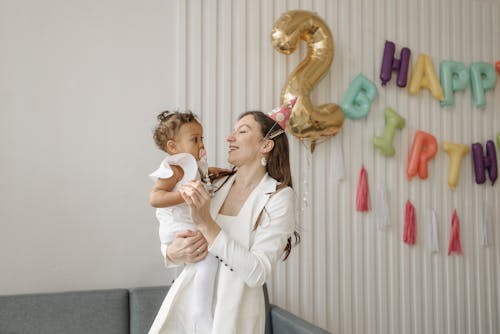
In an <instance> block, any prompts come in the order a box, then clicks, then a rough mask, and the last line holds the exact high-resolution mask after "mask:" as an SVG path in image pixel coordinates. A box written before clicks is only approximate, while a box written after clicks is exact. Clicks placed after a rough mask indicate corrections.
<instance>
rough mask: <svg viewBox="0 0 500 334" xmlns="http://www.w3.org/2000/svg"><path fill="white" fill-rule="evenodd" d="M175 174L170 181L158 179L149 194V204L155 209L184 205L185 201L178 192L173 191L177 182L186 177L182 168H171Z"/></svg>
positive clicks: (174, 166)
mask: <svg viewBox="0 0 500 334" xmlns="http://www.w3.org/2000/svg"><path fill="white" fill-rule="evenodd" d="M171 168H172V171H173V172H174V174H173V175H172V176H171V177H169V178H168V179H158V180H157V181H156V183H155V184H154V186H153V189H151V193H150V194H149V203H150V204H151V206H152V207H155V208H165V207H168V206H172V205H177V204H181V203H184V199H182V196H181V195H180V194H179V192H178V191H172V189H174V187H175V185H176V184H177V182H179V181H180V180H181V179H182V177H183V176H184V171H183V170H182V168H181V167H179V166H176V165H173V166H171Z"/></svg>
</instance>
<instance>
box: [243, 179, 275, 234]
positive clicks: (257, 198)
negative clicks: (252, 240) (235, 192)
mask: <svg viewBox="0 0 500 334" xmlns="http://www.w3.org/2000/svg"><path fill="white" fill-rule="evenodd" d="M277 185H278V182H277V181H276V180H275V179H273V178H272V177H271V176H269V174H266V175H264V177H263V178H262V181H261V182H260V183H259V185H258V186H257V188H256V189H255V190H254V191H253V193H252V195H250V198H248V199H247V201H251V202H250V203H248V204H249V205H247V206H246V210H248V211H247V212H246V213H245V214H246V215H248V217H251V219H250V226H249V231H250V232H251V231H252V230H253V227H254V226H255V224H256V223H257V219H259V217H260V216H261V213H262V210H264V206H265V205H266V204H267V201H268V200H269V197H271V195H272V194H274V193H275V192H276V187H277ZM249 236H250V235H249Z"/></svg>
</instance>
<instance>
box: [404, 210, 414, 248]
mask: <svg viewBox="0 0 500 334" xmlns="http://www.w3.org/2000/svg"><path fill="white" fill-rule="evenodd" d="M403 240H404V242H405V243H406V244H408V245H414V244H415V242H416V241H417V221H416V218H415V208H414V207H413V204H411V202H410V201H406V211H405V228H404V232H403Z"/></svg>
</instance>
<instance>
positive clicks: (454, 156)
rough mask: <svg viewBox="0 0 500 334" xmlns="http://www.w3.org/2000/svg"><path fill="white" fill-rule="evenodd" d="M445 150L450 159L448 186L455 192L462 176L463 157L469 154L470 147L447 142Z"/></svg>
mask: <svg viewBox="0 0 500 334" xmlns="http://www.w3.org/2000/svg"><path fill="white" fill-rule="evenodd" d="M443 150H444V151H445V152H446V153H448V155H449V157H450V165H449V167H448V185H449V186H450V189H451V190H455V188H456V186H457V183H458V176H459V175H460V163H461V162H462V157H463V156H464V155H466V154H467V153H469V146H467V145H464V144H457V143H451V142H447V141H445V142H444V143H443Z"/></svg>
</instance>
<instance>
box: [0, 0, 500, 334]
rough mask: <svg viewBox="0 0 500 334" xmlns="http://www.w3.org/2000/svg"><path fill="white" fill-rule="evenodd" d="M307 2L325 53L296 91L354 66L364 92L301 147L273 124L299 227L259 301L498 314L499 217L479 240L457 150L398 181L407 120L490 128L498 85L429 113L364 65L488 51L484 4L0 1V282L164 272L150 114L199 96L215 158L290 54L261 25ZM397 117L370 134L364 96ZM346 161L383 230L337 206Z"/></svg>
mask: <svg viewBox="0 0 500 334" xmlns="http://www.w3.org/2000/svg"><path fill="white" fill-rule="evenodd" d="M297 8H302V9H307V10H314V11H316V12H318V13H319V15H320V16H321V17H323V18H324V20H325V21H326V22H327V24H328V25H329V26H330V28H331V30H332V33H333V35H334V39H335V47H336V51H335V59H334V62H333V65H332V67H331V69H330V72H329V74H328V75H327V76H326V77H325V78H324V79H323V81H322V82H321V83H320V84H319V85H318V87H317V88H316V89H315V91H314V93H313V95H312V97H313V101H315V102H317V103H318V104H321V103H326V102H336V103H340V101H341V100H342V97H343V95H344V93H345V91H346V89H347V87H348V85H349V83H350V81H351V80H352V79H353V78H354V77H355V76H356V75H357V74H358V73H363V74H364V75H365V76H367V77H368V78H369V79H371V80H373V81H374V82H375V83H376V85H377V88H378V92H379V96H378V98H377V100H376V101H375V103H374V104H373V106H372V112H371V113H370V114H369V116H368V117H367V118H366V119H363V120H359V121H352V120H346V122H345V125H344V129H343V131H342V133H341V134H340V135H339V136H338V137H336V138H332V139H330V140H328V141H326V142H325V143H323V144H321V145H319V146H318V147H317V149H316V151H315V153H314V154H313V155H312V156H311V155H310V154H309V152H308V150H307V149H305V148H304V147H303V146H302V145H301V144H300V142H299V141H298V140H296V139H295V138H293V137H291V138H290V140H291V146H292V154H291V159H292V164H293V166H294V169H293V172H294V182H295V186H296V190H297V194H298V198H299V199H300V200H301V199H302V198H304V197H305V198H306V199H307V203H308V205H305V204H304V202H303V201H302V200H301V201H300V203H301V205H302V209H301V211H300V213H299V215H300V223H301V232H302V237H303V242H302V244H301V245H300V246H299V247H298V248H297V249H296V250H295V251H294V253H293V254H292V256H291V258H290V260H289V261H288V262H287V263H286V264H284V265H281V266H280V267H279V269H278V271H277V273H276V275H275V277H274V279H273V281H272V282H271V283H270V288H271V298H272V301H273V302H274V303H277V304H279V305H281V306H283V307H285V308H287V309H289V310H291V311H292V312H294V313H296V314H298V315H300V316H302V317H304V318H306V319H307V320H310V321H312V322H314V323H316V324H318V325H320V326H322V327H324V328H327V329H328V330H331V331H332V332H335V333H393V334H396V333H497V332H498V331H499V330H500V322H499V320H498V319H500V304H499V298H500V289H499V287H498V283H497V282H498V281H499V279H500V262H499V261H500V247H499V243H500V228H499V227H498V219H497V218H496V217H497V216H499V215H500V211H499V210H500V209H499V208H498V207H497V208H495V209H494V217H495V219H496V220H495V221H494V230H493V233H494V242H495V244H494V245H493V246H492V247H489V248H483V247H482V246H481V245H480V236H481V229H480V227H481V220H482V204H483V202H484V201H488V202H489V203H490V204H491V206H496V203H498V201H499V198H500V193H499V191H500V190H499V189H500V188H499V187H500V186H499V185H498V181H497V184H496V185H495V186H494V187H491V186H489V185H483V186H477V185H475V184H474V181H473V174H472V163H471V156H470V155H469V156H467V157H466V158H465V159H464V161H463V164H462V171H461V175H460V181H459V186H458V188H457V190H456V191H455V192H454V193H452V192H451V191H450V190H449V189H448V186H447V184H446V177H447V168H448V157H447V156H446V155H445V153H443V152H442V151H440V152H439V153H438V155H437V157H436V159H435V160H434V161H433V162H431V164H430V170H429V173H430V177H429V179H428V180H427V181H420V180H413V181H412V182H411V183H408V181H407V180H406V161H407V158H406V157H407V155H408V151H409V149H410V146H411V142H412V140H413V135H414V133H415V130H417V129H421V130H426V131H429V132H431V133H433V134H434V135H435V136H436V138H437V140H438V142H439V143H442V141H444V140H452V141H457V142H463V143H466V144H470V143H472V142H473V141H479V142H482V143H484V142H485V141H486V140H487V139H492V138H493V137H494V136H496V134H497V133H498V132H499V131H500V117H498V109H499V107H500V89H499V85H500V84H497V88H496V90H495V91H494V92H489V93H488V94H487V102H488V106H487V108H486V109H485V110H483V111H480V110H477V109H475V108H474V107H472V98H471V90H470V89H468V90H467V91H466V92H464V93H461V94H456V96H455V107H453V108H451V109H449V110H443V109H441V108H440V107H439V103H438V102H437V101H436V100H435V99H434V98H433V97H431V96H430V94H429V92H427V91H425V90H424V91H422V92H421V93H420V95H419V96H417V97H413V96H410V95H409V93H408V92H407V91H406V90H404V89H399V88H397V87H396V85H395V83H394V80H395V79H393V81H392V82H391V84H389V85H388V86H387V87H385V88H382V87H381V86H380V81H379V80H378V75H379V69H380V61H381V57H382V50H383V45H384V41H385V40H386V39H389V40H392V41H394V42H396V43H397V44H398V47H399V48H400V47H403V46H407V47H409V48H410V49H411V50H412V52H413V53H412V60H411V61H412V65H413V64H414V62H415V60H416V57H417V56H418V54H420V53H426V54H429V55H430V56H431V58H432V61H433V63H434V66H435V67H436V69H437V68H438V64H439V62H440V61H441V60H445V59H446V60H457V61H462V62H464V63H465V64H466V65H469V64H470V63H472V62H474V61H487V62H494V61H497V60H500V44H499V43H500V40H499V39H498V36H499V33H500V23H499V21H498V17H500V4H499V1H497V0H494V1H492V0H491V1H488V0H482V1H473V0H469V1H468V0H457V1H455V0H439V1H431V0H419V1H410V0H405V1H396V0H377V1H372V0H351V1H347V0H337V1H327V0H302V1H299V0H287V1H267V0H260V1H244V0H239V1H230V0H190V1H183V0H179V1H146V2H139V1H135V2H134V1H117V0H116V1H110V0H108V1H98V2H97V1H90V2H89V1H81V2H79V3H76V2H71V3H70V2H68V1H55V0H51V1H45V2H43V3H39V2H37V1H6V0H0V45H2V51H1V52H0V66H1V70H0V94H1V95H0V96H1V98H0V117H1V119H0V138H1V140H0V147H1V149H0V152H1V155H0V162H1V163H0V170H1V173H0V181H1V183H0V193H1V196H0V198H1V202H0V208H1V210H0V224H1V225H0V226H1V232H0V266H1V272H2V274H1V275H0V293H2V294H5V293H22V292H34V291H37V292H41V291H59V290H70V289H86V288H107V287H131V286H139V285H155V284H165V283H168V282H169V280H170V279H171V277H172V275H169V274H167V273H166V272H165V270H163V268H162V267H161V259H160V258H159V253H158V241H157V235H156V221H155V220H154V216H153V210H152V209H151V208H149V205H148V203H147V195H148V192H149V189H150V186H151V184H150V183H149V180H148V179H147V174H148V173H149V172H150V171H151V169H152V168H154V167H155V166H156V164H157V163H158V162H159V159H161V153H160V152H159V151H158V150H157V149H156V148H155V147H154V146H153V142H152V139H151V129H152V127H153V124H154V117H155V115H156V113H157V112H158V111H160V110H162V109H164V108H166V107H172V106H180V107H188V108H191V109H192V110H193V111H195V112H197V113H200V115H201V117H202V121H203V123H204V125H205V129H206V133H205V135H206V142H207V146H208V153H209V157H210V159H211V162H212V163H214V164H218V165H224V164H225V154H226V148H225V147H226V146H225V143H224V137H225V135H226V134H227V133H228V131H229V129H230V128H231V123H232V122H233V120H234V119H235V118H236V117H237V115H238V114H239V113H240V112H242V111H244V110H247V109H256V108H258V109H263V110H269V109H271V108H272V107H274V106H276V105H277V104H278V102H279V92H280V90H281V88H282V86H283V83H284V81H285V79H286V77H287V76H288V74H289V73H290V72H291V71H292V70H293V69H294V68H295V66H296V65H297V64H298V63H299V62H300V60H301V59H303V57H304V56H305V55H306V52H305V49H304V47H302V48H301V49H300V50H299V51H298V52H296V53H295V54H293V55H291V56H285V55H282V54H279V53H277V52H276V51H274V50H273V49H272V47H271V45H270V36H269V35H270V31H271V27H272V24H273V22H274V21H275V20H276V19H277V18H278V17H279V16H280V15H281V14H282V13H283V12H285V11H287V10H290V9H297ZM386 106H391V107H393V108H394V109H396V110H397V111H398V112H399V113H400V114H401V115H402V116H404V117H405V118H406V120H407V126H406V128H405V129H404V130H403V131H400V132H398V133H397V134H396V137H395V145H396V149H397V154H396V156H395V157H394V158H385V157H383V156H381V155H380V154H379V153H377V152H376V151H375V149H374V148H373V146H372V144H371V142H370V140H371V138H372V136H373V135H376V134H377V135H378V134H380V133H381V132H382V129H383V125H384V120H383V116H382V115H383V109H384V108H385V107H386ZM336 142H337V143H338V142H339V143H340V144H341V145H342V147H343V150H344V153H345V168H346V179H345V180H344V181H342V182H340V183H337V182H336V181H335V180H333V175H334V172H335V171H334V169H333V168H332V167H331V165H332V159H333V156H334V146H335V145H334V144H335V143H336ZM361 164H365V166H366V168H367V170H368V177H369V182H370V188H371V192H372V201H373V200H374V194H375V190H376V187H377V185H378V184H379V183H383V184H385V185H386V187H387V189H388V192H389V205H390V210H391V222H392V226H391V228H390V229H389V230H388V231H386V232H379V231H378V230H377V229H376V228H375V226H374V221H373V212H370V213H365V214H361V213H358V212H356V211H355V210H354V202H355V193H356V185H357V181H358V173H359V169H360V168H361ZM407 199H410V200H412V202H413V204H414V205H415V208H416V211H417V222H418V241H417V245H415V246H413V247H409V246H407V245H404V244H403V242H402V230H403V217H404V204H405V202H406V200H407ZM431 207H435V208H436V210H437V212H438V217H439V237H440V239H439V240H440V247H441V252H440V253H439V254H434V255H431V253H430V250H429V246H428V235H429V222H430V209H431ZM454 208H457V210H458V213H459V216H460V219H461V234H462V246H463V249H464V256H462V257H457V256H453V257H448V256H447V255H446V251H445V250H446V249H447V242H448V236H449V222H450V217H451V213H452V211H453V209H454Z"/></svg>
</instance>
